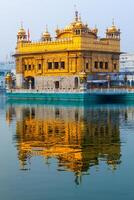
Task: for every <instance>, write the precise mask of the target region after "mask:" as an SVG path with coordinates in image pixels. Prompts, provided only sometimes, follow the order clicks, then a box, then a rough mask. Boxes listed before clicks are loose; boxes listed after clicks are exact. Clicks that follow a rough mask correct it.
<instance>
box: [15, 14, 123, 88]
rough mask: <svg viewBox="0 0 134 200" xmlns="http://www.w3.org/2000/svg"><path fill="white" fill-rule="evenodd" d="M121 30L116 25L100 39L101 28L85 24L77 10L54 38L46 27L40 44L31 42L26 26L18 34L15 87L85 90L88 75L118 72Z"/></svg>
mask: <svg viewBox="0 0 134 200" xmlns="http://www.w3.org/2000/svg"><path fill="white" fill-rule="evenodd" d="M119 55H120V29H118V28H117V27H116V26H115V24H114V22H113V25H112V26H111V27H110V28H108V29H106V36H105V37H104V38H100V37H99V36H98V29H97V28H96V27H95V28H93V29H92V28H89V26H88V25H87V24H85V23H83V22H82V20H81V17H80V16H79V13H78V11H76V12H75V18H74V20H73V21H72V22H71V23H70V24H69V25H68V26H66V27H65V28H64V29H59V28H57V30H56V36H55V38H54V39H53V38H52V37H51V34H50V33H49V31H48V28H46V31H45V32H44V33H43V34H42V37H41V39H40V41H38V42H32V41H31V40H30V38H29V34H27V33H26V31H25V30H24V28H23V27H21V29H20V30H19V31H18V34H17V46H16V52H15V55H14V56H15V58H16V71H17V75H16V88H27V89H28V88H32V89H36V90H41V89H42V90H51V89H59V90H63V89H66V90H68V91H69V90H71V89H72V90H73V89H80V88H83V87H84V84H85V82H84V81H85V80H86V78H87V77H88V75H89V74H92V73H96V72H118V71H119Z"/></svg>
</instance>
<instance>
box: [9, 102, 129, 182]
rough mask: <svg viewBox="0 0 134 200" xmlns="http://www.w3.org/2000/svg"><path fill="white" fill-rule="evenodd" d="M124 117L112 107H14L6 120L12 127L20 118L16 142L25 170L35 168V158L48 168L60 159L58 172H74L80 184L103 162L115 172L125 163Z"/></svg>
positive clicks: (21, 166)
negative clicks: (122, 130) (86, 174)
mask: <svg viewBox="0 0 134 200" xmlns="http://www.w3.org/2000/svg"><path fill="white" fill-rule="evenodd" d="M120 114H121V110H120V109H119V108H116V109H114V107H113V108H112V107H109V106H105V107H104V106H102V107H101V106H98V107H93V108H91V107H82V106H77V107H75V106H70V107H69V106H68V107H67V106H54V105H39V104H38V105H14V104H10V105H9V106H8V107H7V112H6V120H7V122H8V123H9V124H10V123H12V119H14V118H15V119H16V135H15V136H14V140H15V142H16V144H17V145H16V146H17V151H18V159H19V163H20V168H21V169H22V170H27V169H30V168H31V167H32V163H31V158H32V157H34V156H42V157H43V158H44V159H45V160H46V164H48V165H49V162H50V160H51V158H56V159H57V161H58V167H57V169H58V170H59V171H63V170H64V171H65V170H66V171H71V172H73V173H74V174H75V177H76V178H75V182H76V184H79V183H80V180H81V176H82V174H85V173H89V170H90V168H91V167H93V166H98V167H99V163H100V162H104V163H106V165H108V166H109V168H110V169H112V170H115V169H116V168H117V166H118V165H119V164H120V163H121V146H120V143H121V141H120ZM123 115H124V116H125V117H126V112H123Z"/></svg>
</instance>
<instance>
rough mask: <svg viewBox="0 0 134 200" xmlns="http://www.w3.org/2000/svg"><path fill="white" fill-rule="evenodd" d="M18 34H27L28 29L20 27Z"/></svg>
mask: <svg viewBox="0 0 134 200" xmlns="http://www.w3.org/2000/svg"><path fill="white" fill-rule="evenodd" d="M18 35H26V31H25V30H24V28H20V30H19V31H18Z"/></svg>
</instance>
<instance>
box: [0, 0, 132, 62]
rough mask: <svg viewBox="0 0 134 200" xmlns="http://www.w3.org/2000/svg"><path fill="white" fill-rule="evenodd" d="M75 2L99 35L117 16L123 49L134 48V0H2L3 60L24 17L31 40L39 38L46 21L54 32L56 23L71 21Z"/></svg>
mask: <svg viewBox="0 0 134 200" xmlns="http://www.w3.org/2000/svg"><path fill="white" fill-rule="evenodd" d="M75 4H76V5H77V10H78V11H79V12H80V13H81V16H82V20H83V21H84V22H87V23H88V24H89V27H94V26H95V25H97V27H98V28H99V35H100V36H103V35H104V33H105V30H106V28H107V27H109V26H110V25H111V23H112V18H114V19H115V22H116V24H117V26H118V27H119V28H120V29H121V32H122V36H121V38H122V41H121V46H122V51H125V52H127V51H129V52H134V22H133V20H134V1H133V0H127V1H123V0H111V1H110V0H66V1H65V0H0V26H1V27H0V61H1V60H4V59H5V58H6V55H7V54H10V52H13V51H14V49H15V45H16V34H17V31H18V29H19V27H20V23H21V21H23V24H24V27H25V29H26V30H27V29H28V28H29V29H30V32H31V38H32V40H38V39H40V36H41V33H42V32H43V30H44V29H45V26H46V24H48V28H49V30H50V32H51V33H54V30H55V28H56V27H57V25H58V26H59V27H61V28H63V27H64V26H65V25H67V24H69V23H70V22H71V21H72V19H73V17H74V5H75Z"/></svg>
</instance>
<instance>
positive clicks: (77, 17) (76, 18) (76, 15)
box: [74, 5, 79, 22]
mask: <svg viewBox="0 0 134 200" xmlns="http://www.w3.org/2000/svg"><path fill="white" fill-rule="evenodd" d="M74 9H75V21H76V22H77V21H78V20H79V13H78V11H77V7H76V5H74Z"/></svg>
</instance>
